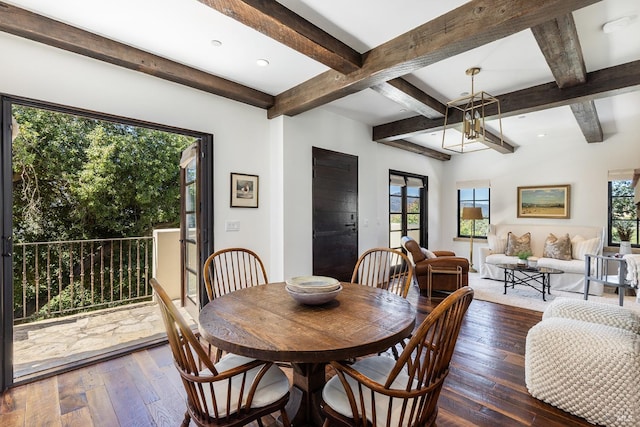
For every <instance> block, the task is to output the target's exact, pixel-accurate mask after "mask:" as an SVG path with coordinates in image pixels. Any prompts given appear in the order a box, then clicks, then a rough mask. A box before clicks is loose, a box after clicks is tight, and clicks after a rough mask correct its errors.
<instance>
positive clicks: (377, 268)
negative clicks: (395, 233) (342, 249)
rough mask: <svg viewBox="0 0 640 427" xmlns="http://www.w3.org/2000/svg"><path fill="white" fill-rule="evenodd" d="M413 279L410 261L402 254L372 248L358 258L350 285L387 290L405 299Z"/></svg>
mask: <svg viewBox="0 0 640 427" xmlns="http://www.w3.org/2000/svg"><path fill="white" fill-rule="evenodd" d="M412 279H413V269H412V268H411V260H409V257H407V255H405V254H404V253H402V252H400V251H397V250H395V249H389V248H373V249H369V250H368V251H366V252H364V253H363V254H362V255H360V258H358V262H357V263H356V266H355V268H354V269H353V275H352V276H351V283H359V284H361V285H366V286H372V287H374V288H382V289H387V290H388V291H390V292H393V293H395V294H396V295H400V296H401V297H403V298H406V297H407V294H408V293H409V289H410V287H411V281H412Z"/></svg>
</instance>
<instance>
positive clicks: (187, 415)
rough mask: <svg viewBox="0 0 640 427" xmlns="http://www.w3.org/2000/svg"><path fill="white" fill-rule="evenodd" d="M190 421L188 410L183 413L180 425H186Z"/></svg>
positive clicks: (184, 426) (186, 426)
mask: <svg viewBox="0 0 640 427" xmlns="http://www.w3.org/2000/svg"><path fill="white" fill-rule="evenodd" d="M190 423H191V415H189V411H187V412H185V413H184V420H182V424H181V425H182V427H188V426H189V424H190Z"/></svg>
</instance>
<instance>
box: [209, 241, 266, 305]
mask: <svg viewBox="0 0 640 427" xmlns="http://www.w3.org/2000/svg"><path fill="white" fill-rule="evenodd" d="M268 282H269V280H268V279H267V271H266V270H265V268H264V264H263V263H262V260H261V259H260V257H259V256H258V255H257V254H256V253H255V252H253V251H251V250H249V249H244V248H227V249H221V250H219V251H217V252H215V253H213V254H211V255H209V257H208V258H207V260H206V261H205V263H204V283H205V286H206V288H207V295H208V297H209V300H212V299H214V298H216V297H219V296H222V295H224V294H227V293H229V292H233V291H236V290H238V289H243V288H248V287H250V286H256V285H262V284H265V283H268Z"/></svg>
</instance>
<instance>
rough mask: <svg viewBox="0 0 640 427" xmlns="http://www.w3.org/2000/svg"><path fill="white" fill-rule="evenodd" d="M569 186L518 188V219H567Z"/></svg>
mask: <svg viewBox="0 0 640 427" xmlns="http://www.w3.org/2000/svg"><path fill="white" fill-rule="evenodd" d="M570 206H571V186H570V185H568V184H567V185H539V186H535V187H518V218H562V219H567V218H569V208H570Z"/></svg>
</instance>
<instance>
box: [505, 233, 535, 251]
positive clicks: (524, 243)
mask: <svg viewBox="0 0 640 427" xmlns="http://www.w3.org/2000/svg"><path fill="white" fill-rule="evenodd" d="M521 252H529V253H531V233H524V234H523V235H522V236H520V237H518V236H516V235H515V234H513V233H512V232H509V234H507V249H506V250H505V251H504V254H505V255H507V256H518V254H519V253H521Z"/></svg>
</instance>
